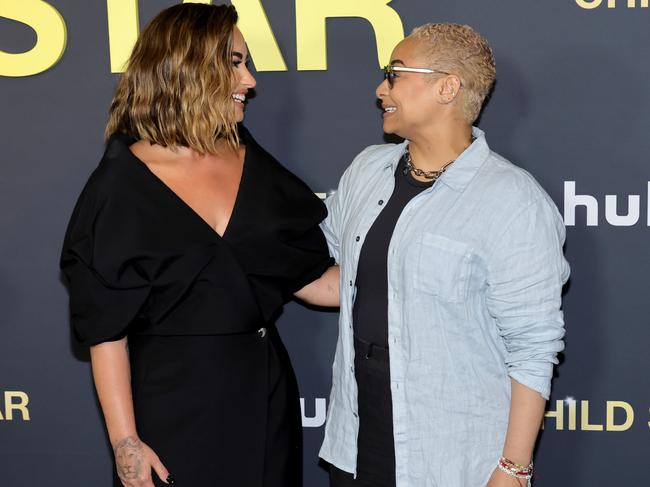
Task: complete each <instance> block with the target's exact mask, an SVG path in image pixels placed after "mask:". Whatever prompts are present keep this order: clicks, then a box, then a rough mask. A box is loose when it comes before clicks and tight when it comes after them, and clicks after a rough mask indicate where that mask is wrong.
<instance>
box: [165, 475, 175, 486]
mask: <svg viewBox="0 0 650 487" xmlns="http://www.w3.org/2000/svg"><path fill="white" fill-rule="evenodd" d="M167 483H168V484H169V485H174V484H175V483H176V481H175V480H174V477H172V476H171V475H168V476H167Z"/></svg>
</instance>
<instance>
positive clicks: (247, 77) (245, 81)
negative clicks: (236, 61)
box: [240, 66, 257, 89]
mask: <svg viewBox="0 0 650 487" xmlns="http://www.w3.org/2000/svg"><path fill="white" fill-rule="evenodd" d="M240 83H241V84H242V85H244V86H246V88H248V89H252V88H255V86H257V80H256V79H255V77H254V76H253V74H252V73H251V72H250V71H249V70H248V68H247V67H245V66H244V73H243V76H242V77H241V80H240Z"/></svg>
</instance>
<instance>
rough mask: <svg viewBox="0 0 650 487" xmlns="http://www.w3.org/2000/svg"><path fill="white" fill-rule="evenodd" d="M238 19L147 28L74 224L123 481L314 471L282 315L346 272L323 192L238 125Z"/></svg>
mask: <svg viewBox="0 0 650 487" xmlns="http://www.w3.org/2000/svg"><path fill="white" fill-rule="evenodd" d="M236 21H237V13H236V12H235V9H234V8H233V7H228V6H211V5H200V4H183V5H176V6H174V7H171V8H169V9H166V10H164V11H163V12H161V13H160V14H159V15H158V16H156V17H155V18H154V19H153V20H152V21H151V22H150V23H149V25H148V26H147V27H146V28H145V29H144V30H143V32H142V34H141V35H140V37H139V39H138V41H137V43H136V45H135V48H134V50H133V53H132V55H131V58H130V60H129V63H128V66H127V68H126V72H125V73H124V75H123V76H122V77H121V79H120V81H119V84H118V87H117V91H116V94H115V97H114V100H113V103H112V105H111V109H110V116H109V122H108V126H107V128H106V135H107V139H108V141H107V146H106V151H105V153H104V156H103V158H102V160H101V162H100V164H99V167H98V168H97V169H96V170H95V171H94V172H93V174H92V175H91V177H90V179H89V181H88V183H87V184H86V186H85V188H84V190H83V192H82V194H81V196H80V197H79V200H78V202H77V205H76V207H75V209H74V212H73V214H72V218H71V220H70V223H69V226H68V230H67V233H66V237H65V242H64V247H63V252H62V257H61V268H62V270H63V272H64V274H65V275H66V276H67V278H68V282H69V291H70V305H71V319H72V324H73V328H74V332H75V335H76V337H77V338H78V339H79V340H80V341H81V342H82V343H84V344H87V345H89V346H90V354H91V362H92V369H93V377H94V381H95V386H96V389H97V393H98V396H99V400H100V403H101V407H102V411H103V413H104V418H105V421H106V426H107V430H108V435H109V438H110V442H111V444H112V447H113V449H114V453H115V461H116V472H117V477H118V478H117V479H116V480H115V482H116V485H120V484H122V485H124V486H126V487H152V486H154V485H163V484H172V483H177V484H178V485H180V486H186V487H210V486H220V487H222V486H237V487H263V486H264V487H273V486H276V487H292V486H299V485H301V483H302V465H301V464H302V456H301V455H302V449H301V424H300V406H299V399H298V392H297V385H296V380H295V376H294V373H293V370H292V368H291V364H290V362H289V359H288V356H287V353H286V350H285V349H284V347H283V345H282V342H281V341H280V338H279V336H278V333H277V331H276V329H275V327H274V326H273V324H272V323H273V319H274V317H275V316H276V315H277V312H278V311H279V310H280V308H281V307H282V305H283V304H284V303H285V302H286V301H288V300H289V299H291V297H292V296H293V295H296V296H298V297H299V298H301V299H303V300H305V301H308V302H311V303H315V304H321V305H337V304H338V271H337V268H335V267H333V268H330V266H331V264H332V262H331V260H330V258H329V254H328V251H327V246H326V243H325V240H324V237H323V235H322V233H321V231H320V229H319V227H318V224H319V222H320V221H321V220H322V219H323V218H324V217H325V215H326V210H325V207H324V205H323V204H322V202H321V201H320V200H319V199H318V198H317V197H316V196H315V195H314V194H313V192H312V191H310V190H309V188H308V187H307V186H306V185H305V184H304V183H303V182H302V181H300V180H299V179H298V178H297V177H296V176H294V175H293V174H291V173H290V172H289V171H287V170H286V169H285V168H283V167H282V166H281V165H280V164H279V163H278V162H277V161H276V160H275V159H273V157H272V156H270V155H269V154H268V153H267V152H265V151H264V149H262V148H261V147H260V146H259V145H258V144H257V143H256V142H255V140H254V139H253V138H252V136H251V135H250V133H249V132H248V131H247V130H246V129H245V128H243V127H242V126H241V125H238V123H239V122H241V121H242V120H243V118H244V104H245V102H246V95H247V93H248V92H249V90H251V89H252V88H253V87H254V86H255V79H254V78H253V76H252V74H251V73H250V72H249V70H248V68H247V63H246V61H247V60H248V52H247V48H246V44H245V42H244V38H243V36H242V34H241V32H240V31H239V30H238V29H237V27H236ZM152 470H153V472H155V473H153V472H152Z"/></svg>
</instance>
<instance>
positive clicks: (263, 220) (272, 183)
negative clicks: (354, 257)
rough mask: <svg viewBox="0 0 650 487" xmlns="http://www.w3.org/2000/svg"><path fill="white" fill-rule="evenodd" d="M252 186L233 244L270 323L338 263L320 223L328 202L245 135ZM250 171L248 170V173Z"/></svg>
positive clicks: (231, 235) (239, 211)
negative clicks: (331, 254)
mask: <svg viewBox="0 0 650 487" xmlns="http://www.w3.org/2000/svg"><path fill="white" fill-rule="evenodd" d="M244 138H245V141H246V147H247V151H248V154H249V155H248V157H249V159H247V160H248V162H247V164H248V166H247V167H248V169H247V170H248V173H247V178H248V185H247V186H246V187H244V188H243V189H240V191H241V192H243V194H241V195H240V197H239V198H238V201H237V204H236V205H237V206H236V211H235V217H233V219H232V220H231V223H230V224H229V229H228V240H229V241H230V242H232V243H233V246H232V250H233V252H235V254H236V255H237V257H238V261H239V262H240V263H241V266H242V269H243V270H244V272H245V273H246V275H247V276H248V280H249V282H250V284H251V287H252V289H253V292H254V294H255V297H256V299H257V302H258V304H259V307H260V310H261V312H262V315H263V317H264V318H265V319H266V320H270V319H271V318H272V317H273V315H274V314H275V313H276V312H277V311H278V310H279V308H280V307H281V306H282V305H283V304H285V303H286V302H287V301H289V300H290V299H291V298H292V296H293V293H295V292H296V291H298V290H300V289H301V288H303V287H304V286H306V285H307V284H309V283H310V282H312V281H314V280H315V279H317V278H319V277H320V276H321V275H322V274H323V273H324V272H325V271H326V270H327V268H328V267H330V266H332V265H333V264H334V260H333V259H332V258H331V257H330V254H329V250H328V248H327V242H326V241H325V237H324V236H323V232H322V231H321V229H320V227H319V224H320V223H321V222H322V221H323V219H325V217H326V216H327V209H326V208H325V204H324V203H323V202H322V201H321V200H320V199H319V198H318V197H317V196H316V195H315V194H314V192H313V191H312V190H311V189H310V188H309V187H308V186H307V185H306V184H305V183H304V182H303V181H302V180H300V178H298V177H297V176H296V175H294V174H293V173H291V172H290V171H288V170H287V169H286V168H284V167H283V166H282V165H281V164H280V163H279V162H277V161H276V160H275V159H274V158H273V157H272V156H271V155H270V154H268V153H267V152H266V151H265V150H264V149H263V148H262V147H260V146H259V145H258V144H257V143H256V142H255V140H254V139H253V138H252V136H251V135H250V133H248V132H247V131H246V132H244ZM245 170H246V169H245Z"/></svg>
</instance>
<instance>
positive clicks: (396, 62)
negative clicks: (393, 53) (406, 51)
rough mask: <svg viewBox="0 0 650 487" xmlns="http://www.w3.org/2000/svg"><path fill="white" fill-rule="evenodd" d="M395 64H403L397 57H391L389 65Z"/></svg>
mask: <svg viewBox="0 0 650 487" xmlns="http://www.w3.org/2000/svg"><path fill="white" fill-rule="evenodd" d="M395 64H401V65H402V66H405V64H404V61H400V60H399V59H393V60H392V61H391V62H390V65H391V66H393V65H395Z"/></svg>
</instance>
